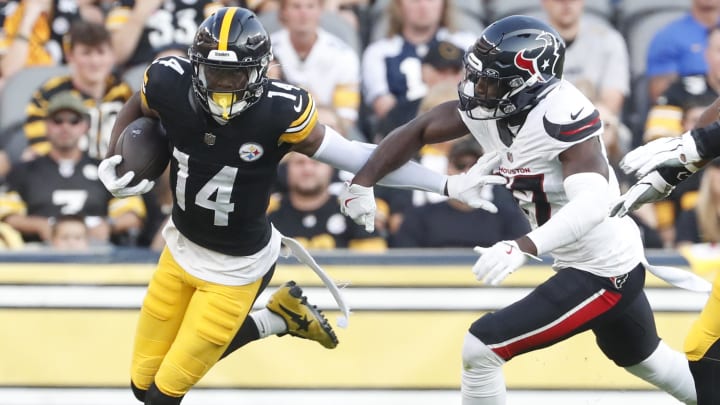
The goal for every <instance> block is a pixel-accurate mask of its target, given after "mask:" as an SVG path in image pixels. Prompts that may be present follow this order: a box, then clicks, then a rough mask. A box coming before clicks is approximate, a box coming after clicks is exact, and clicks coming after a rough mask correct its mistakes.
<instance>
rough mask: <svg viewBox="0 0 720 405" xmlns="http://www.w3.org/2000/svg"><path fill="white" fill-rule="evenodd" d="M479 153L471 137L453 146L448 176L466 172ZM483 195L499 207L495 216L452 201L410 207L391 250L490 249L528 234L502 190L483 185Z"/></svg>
mask: <svg viewBox="0 0 720 405" xmlns="http://www.w3.org/2000/svg"><path fill="white" fill-rule="evenodd" d="M482 153H483V151H482V148H481V147H480V145H479V144H478V143H477V142H476V141H475V140H474V139H472V138H470V137H467V138H463V139H461V140H458V141H455V142H453V144H452V147H451V148H450V154H449V156H448V161H449V164H448V166H447V173H448V175H453V174H458V173H462V172H464V171H467V170H469V169H470V167H472V165H473V164H475V162H476V161H477V160H478V159H479V158H480V157H481V156H482ZM483 192H484V193H485V194H486V197H485V199H486V200H488V201H492V202H493V204H495V206H496V207H498V212H497V213H495V214H491V213H489V212H487V211H485V210H481V209H474V208H472V207H470V206H468V205H467V204H464V203H462V202H460V201H458V200H453V199H448V200H445V201H441V202H438V203H428V204H425V205H423V206H421V207H413V208H411V209H409V210H408V211H406V212H405V215H404V219H403V221H402V224H401V225H400V229H399V230H398V231H397V232H396V233H395V234H393V235H392V237H391V239H390V242H391V243H390V245H391V247H428V248H429V247H436V248H439V247H473V246H478V245H480V246H491V245H493V244H494V243H496V242H499V241H501V240H507V239H515V238H518V237H520V236H522V235H524V234H526V233H527V232H529V231H530V225H529V224H528V222H527V220H526V219H525V217H524V216H523V214H522V212H521V211H520V208H519V207H518V206H517V203H516V202H515V201H514V200H513V198H512V194H511V193H510V191H508V190H507V189H506V188H505V187H504V186H493V185H486V186H485V188H484V190H483Z"/></svg>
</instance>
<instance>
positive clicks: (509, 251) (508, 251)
mask: <svg viewBox="0 0 720 405" xmlns="http://www.w3.org/2000/svg"><path fill="white" fill-rule="evenodd" d="M512 250H513V246H510V249H508V250H507V251H505V253H507V254H511V253H512Z"/></svg>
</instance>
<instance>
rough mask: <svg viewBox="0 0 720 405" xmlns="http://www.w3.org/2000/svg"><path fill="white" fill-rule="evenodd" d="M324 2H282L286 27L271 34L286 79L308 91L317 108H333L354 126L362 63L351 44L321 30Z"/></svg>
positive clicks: (307, 0) (290, 0) (282, 16)
mask: <svg viewBox="0 0 720 405" xmlns="http://www.w3.org/2000/svg"><path fill="white" fill-rule="evenodd" d="M322 13H323V0H281V1H280V10H279V14H278V18H279V20H280V22H281V23H282V25H283V26H284V28H283V29H282V30H280V31H277V32H275V33H273V34H272V35H271V41H272V44H273V54H274V55H275V56H276V57H277V58H278V59H279V60H280V61H282V62H281V65H280V66H281V68H282V72H283V75H284V80H286V81H288V82H290V83H293V84H296V85H298V86H301V87H303V88H305V89H306V90H308V91H309V92H310V93H311V94H312V96H313V98H314V99H315V102H316V103H318V105H323V106H330V107H332V108H335V109H336V110H337V111H338V114H339V115H340V117H342V119H343V120H344V121H345V124H344V125H343V126H344V127H349V126H350V125H352V124H354V123H355V121H356V120H357V117H358V107H359V105H360V60H359V58H358V55H357V53H356V52H355V50H353V49H352V48H351V47H350V45H348V44H346V43H345V42H343V40H341V39H340V38H338V37H337V36H335V35H333V34H331V33H329V32H327V31H325V30H324V29H322V28H321V27H320V16H321V14H322Z"/></svg>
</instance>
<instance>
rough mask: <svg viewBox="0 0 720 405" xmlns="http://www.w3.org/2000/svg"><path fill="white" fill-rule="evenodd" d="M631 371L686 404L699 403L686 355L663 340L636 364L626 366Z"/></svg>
mask: <svg viewBox="0 0 720 405" xmlns="http://www.w3.org/2000/svg"><path fill="white" fill-rule="evenodd" d="M625 369H626V370H627V371H629V372H630V373H632V374H634V375H636V376H638V377H640V378H642V379H643V380H645V381H647V382H649V383H650V384H652V385H654V386H656V387H658V388H660V389H661V390H663V391H665V392H667V393H668V394H670V395H672V396H674V397H675V398H677V399H678V400H680V401H681V402H682V403H684V404H689V405H692V404H695V403H697V394H696V393H695V382H694V380H693V377H692V374H691V373H690V366H689V365H688V362H687V359H685V356H684V355H683V354H682V353H680V352H677V351H675V350H673V349H671V348H670V347H669V346H668V345H666V344H665V342H663V341H661V342H660V344H659V345H658V347H657V349H655V351H654V352H653V353H652V354H651V355H650V356H648V358H647V359H645V360H643V361H641V362H640V363H639V364H636V365H634V366H630V367H625Z"/></svg>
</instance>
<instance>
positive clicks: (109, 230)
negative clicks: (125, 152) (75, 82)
mask: <svg viewBox="0 0 720 405" xmlns="http://www.w3.org/2000/svg"><path fill="white" fill-rule="evenodd" d="M47 113H48V117H47V118H46V119H45V124H46V125H47V135H48V140H49V143H50V145H51V146H50V151H49V152H48V154H47V155H45V156H39V157H37V158H36V159H34V160H31V161H29V162H24V163H21V164H19V165H17V166H14V167H13V168H12V170H11V171H10V173H9V174H8V177H7V186H8V191H7V192H6V193H3V194H2V195H1V196H0V218H2V219H3V221H4V222H6V223H7V224H9V225H11V226H12V227H14V228H15V229H17V230H18V231H19V232H21V233H22V234H23V237H24V238H25V240H26V241H45V242H48V241H49V240H50V236H51V229H52V224H53V218H58V217H60V216H62V215H82V216H83V217H84V218H85V222H86V224H87V226H88V230H89V235H90V238H91V239H92V240H93V241H94V242H108V240H109V238H110V236H111V235H112V234H114V235H120V234H124V233H127V232H131V230H138V229H140V228H141V227H142V226H143V220H144V218H145V213H146V208H145V204H144V203H143V199H142V197H138V196H134V197H132V198H128V199H123V200H120V199H117V198H113V196H112V195H111V194H110V193H109V192H108V191H107V190H105V188H104V187H103V184H102V183H101V182H100V181H99V180H98V169H97V165H98V160H96V159H93V158H91V157H90V156H88V155H87V153H85V152H83V151H82V150H81V149H80V148H79V147H78V144H79V142H80V139H82V137H83V136H84V134H85V132H86V131H87V129H88V114H87V108H86V107H85V106H84V105H83V102H82V100H81V99H80V98H79V97H78V96H76V95H74V94H73V93H71V92H68V91H66V92H62V93H58V94H56V95H55V96H53V97H52V98H51V99H50V101H49V103H48V106H47Z"/></svg>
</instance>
